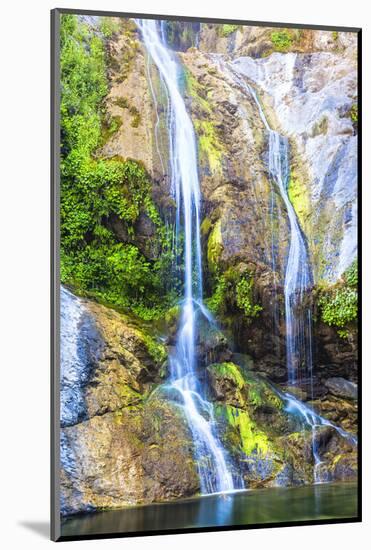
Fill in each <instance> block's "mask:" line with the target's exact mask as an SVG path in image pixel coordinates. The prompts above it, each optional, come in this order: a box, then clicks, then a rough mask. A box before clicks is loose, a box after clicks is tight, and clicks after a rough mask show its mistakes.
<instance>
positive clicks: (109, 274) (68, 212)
mask: <svg viewBox="0 0 371 550" xmlns="http://www.w3.org/2000/svg"><path fill="white" fill-rule="evenodd" d="M104 40H105V38H104V36H102V35H99V34H94V33H92V32H91V30H89V29H88V27H87V25H85V24H84V23H82V22H80V21H79V20H78V18H77V17H76V16H73V15H69V14H63V16H62V21H61V84H62V94H61V279H62V282H63V283H65V284H69V285H71V286H73V287H74V289H75V290H76V292H79V293H81V294H86V295H89V296H94V297H96V298H98V299H100V300H102V301H104V302H107V303H108V304H110V305H115V306H118V307H121V308H129V309H131V310H132V311H133V312H134V313H136V314H137V315H139V316H140V317H142V318H144V319H151V318H155V317H159V316H161V315H162V312H163V311H165V310H166V309H167V308H168V307H169V306H170V305H172V303H173V302H174V299H175V297H174V293H172V292H170V291H169V288H170V281H169V279H170V277H171V265H172V260H173V252H172V245H171V231H170V229H168V228H166V227H165V224H164V223H163V221H162V219H161V217H160V215H159V213H158V211H157V208H156V205H155V203H154V202H153V199H152V196H151V183H150V180H149V176H148V174H147V173H146V170H145V168H144V166H143V165H141V164H140V163H137V162H135V161H133V160H124V159H122V158H120V157H115V158H111V159H102V158H99V157H98V155H97V151H98V148H99V147H100V146H101V145H102V143H103V142H104V140H105V139H107V138H108V137H109V136H110V135H112V134H113V133H114V132H115V131H117V130H118V129H119V127H120V124H121V119H120V118H119V117H113V118H112V119H111V120H110V121H109V123H108V126H107V123H106V121H107V117H106V115H105V112H104V108H103V100H104V98H105V96H106V94H107V92H108V85H107V78H106V69H107V66H106V58H105V47H104ZM131 114H132V116H133V117H138V116H139V113H137V112H131ZM138 123H139V121H138ZM140 217H146V218H147V219H149V220H150V221H151V223H152V226H153V239H152V240H151V241H148V244H147V245H146V246H147V248H148V247H150V252H151V254H150V255H149V256H150V258H151V259H149V258H148V257H147V255H146V247H144V248H143V247H141V248H139V246H138V243H137V241H136V224H137V222H138V221H139V219H140Z"/></svg>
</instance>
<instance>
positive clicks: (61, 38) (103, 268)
mask: <svg viewBox="0 0 371 550" xmlns="http://www.w3.org/2000/svg"><path fill="white" fill-rule="evenodd" d="M211 15H212V14H211ZM360 66H361V31H360V29H355V28H338V27H321V26H309V25H308V26H306V25H292V24H290V25H288V24H283V23H261V22H249V21H233V20H231V21H222V20H213V19H197V18H191V17H189V18H188V17H176V16H160V15H140V14H124V13H108V12H93V11H92V12H90V11H82V10H67V9H56V10H53V12H52V538H53V540H75V539H87V538H102V537H122V536H135V535H148V534H164V533H187V532H192V531H205V530H208V531H211V530H227V529H246V528H259V527H274V526H289V525H306V524H319V523H336V522H355V521H360V520H361V509H360V458H359V457H360V444H361V441H360V438H359V430H360V425H361V419H360V412H359V409H358V401H359V396H360V392H359V388H360V383H361V380H360V367H359V366H358V349H359V336H358V334H359V322H360V321H359V313H360V311H359V305H358V293H359V291H360V282H359V264H360V258H359V254H358V234H359V231H358V230H359V227H360V224H359V219H358V217H357V206H358V202H359V198H360V192H359V190H360V139H361V102H360V78H361V73H360Z"/></svg>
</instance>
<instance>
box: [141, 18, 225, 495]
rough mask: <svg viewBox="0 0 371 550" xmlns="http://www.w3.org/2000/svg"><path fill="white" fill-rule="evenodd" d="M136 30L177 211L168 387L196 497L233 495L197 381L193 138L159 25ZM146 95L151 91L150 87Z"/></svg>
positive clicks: (199, 309)
mask: <svg viewBox="0 0 371 550" xmlns="http://www.w3.org/2000/svg"><path fill="white" fill-rule="evenodd" d="M137 24H138V27H139V28H140V30H141V32H142V37H143V41H144V44H145V47H146V49H147V52H148V54H149V56H150V58H151V59H152V61H153V63H154V65H155V66H156V67H157V70H158V73H159V75H160V78H161V81H162V83H163V85H164V87H165V91H166V94H167V98H168V104H169V105H168V117H167V126H168V134H169V149H170V151H169V156H170V163H169V164H170V174H171V190H172V193H173V196H174V199H175V201H176V205H177V211H176V236H178V235H179V231H180V229H181V230H182V231H184V300H183V302H182V309H181V318H180V325H179V326H180V328H179V330H178V334H177V343H176V348H175V352H174V353H173V354H172V355H171V356H170V367H171V369H170V370H171V374H170V382H169V383H170V385H171V387H172V388H173V389H175V390H176V391H177V392H178V393H179V395H180V396H181V400H182V405H183V409H184V412H185V416H186V419H187V421H188V425H189V428H190V431H191V433H192V437H193V441H194V447H195V459H196V461H197V466H198V472H199V476H200V484H201V492H202V493H203V494H206V493H213V492H226V491H232V490H234V489H235V484H234V481H233V478H232V475H231V473H230V470H229V468H228V457H227V453H226V451H225V450H224V448H223V446H222V444H221V442H220V440H219V438H218V435H217V430H216V423H215V419H214V414H213V406H212V404H211V403H209V402H208V401H207V400H206V399H205V397H204V395H203V394H204V392H203V388H202V387H201V383H200V381H199V380H198V378H197V376H196V369H197V359H196V353H195V342H196V339H197V315H204V316H206V317H208V313H207V310H206V308H205V306H204V304H203V302H202V264H201V239H200V189H199V180H198V171H197V148H196V136H195V132H194V129H193V125H192V122H191V119H190V116H189V115H188V113H187V110H186V107H185V103H184V99H183V97H182V94H181V91H180V87H179V78H180V76H181V66H180V64H179V62H178V60H177V58H176V55H175V53H174V52H172V51H171V50H170V49H169V48H168V47H167V44H166V38H165V35H166V33H165V31H164V25H163V23H162V22H159V23H157V22H156V21H153V20H138V21H137ZM148 74H150V73H149V72H148ZM151 90H152V92H153V91H154V87H153V86H152V85H151ZM155 104H156V101H155ZM176 238H177V237H176Z"/></svg>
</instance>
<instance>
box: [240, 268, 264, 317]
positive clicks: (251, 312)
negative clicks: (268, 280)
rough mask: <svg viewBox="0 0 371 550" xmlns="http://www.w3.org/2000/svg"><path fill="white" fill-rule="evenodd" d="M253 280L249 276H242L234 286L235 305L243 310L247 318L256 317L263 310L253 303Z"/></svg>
mask: <svg viewBox="0 0 371 550" xmlns="http://www.w3.org/2000/svg"><path fill="white" fill-rule="evenodd" d="M253 284H254V281H253V278H252V277H251V276H249V275H247V276H246V275H245V276H243V277H242V278H241V279H240V280H239V281H238V283H237V285H236V303H237V306H238V307H239V308H240V309H242V310H243V312H244V313H245V315H246V316H247V317H256V316H257V315H258V313H259V312H260V311H261V310H262V309H263V308H262V307H261V306H259V305H257V304H254V303H253V295H252V291H253Z"/></svg>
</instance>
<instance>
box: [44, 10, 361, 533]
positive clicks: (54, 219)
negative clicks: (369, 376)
mask: <svg viewBox="0 0 371 550" xmlns="http://www.w3.org/2000/svg"><path fill="white" fill-rule="evenodd" d="M63 15H73V16H80V17H87V18H89V17H97V18H105V17H106V18H121V19H125V20H133V19H135V20H144V21H148V20H151V21H169V22H174V23H181V24H182V23H187V24H192V23H195V24H205V25H206V24H209V25H226V26H240V27H241V28H243V27H254V28H269V29H279V30H280V29H288V30H290V31H291V30H294V31H301V30H303V31H305V30H310V31H328V32H330V33H353V34H354V35H355V36H356V42H357V45H356V56H357V63H356V65H357V68H356V98H355V101H354V105H356V109H357V121H356V126H357V128H356V133H357V141H358V143H357V149H356V161H355V162H356V170H357V172H356V180H357V193H356V196H355V197H353V198H352V200H353V201H355V202H356V203H358V204H359V205H360V206H361V182H362V171H361V170H362V169H361V161H362V31H361V29H359V28H352V27H350V28H347V27H337V26H321V25H312V24H310V25H309V24H308V25H302V24H288V23H285V24H284V23H274V22H255V21H248V20H246V21H240V20H234V19H231V20H229V19H228V20H221V19H213V18H199V17H183V16H171V15H154V14H135V13H121V12H109V11H94V10H74V9H65V8H58V9H54V10H52V12H51V123H52V124H51V538H52V540H54V541H65V540H86V539H97V538H113V537H131V536H148V535H162V534H174V533H184V534H185V533H191V532H205V531H221V530H223V531H227V530H239V529H257V528H267V527H288V526H298V525H320V524H336V523H348V522H359V521H362V463H361V455H362V438H361V436H360V437H358V443H357V447H358V450H357V470H358V485H357V488H356V497H355V498H356V502H357V507H356V508H357V510H356V513H353V514H352V515H351V517H331V516H330V515H329V516H328V517H326V518H323V517H322V518H314V519H313V518H312V519H306V518H304V519H302V518H301V519H295V518H294V519H292V520H291V519H288V518H286V519H283V520H282V521H275V520H272V521H270V520H269V518H268V520H267V521H264V522H263V521H261V522H259V521H257V522H256V523H254V522H252V523H249V524H244V523H238V522H237V523H232V524H228V523H227V524H225V523H223V524H221V525H218V524H217V523H215V524H213V523H212V522H210V521H209V522H206V523H205V524H204V525H197V524H196V525H191V526H189V525H188V524H184V525H183V526H182V525H181V524H176V526H175V527H174V528H172V527H169V526H168V525H166V527H164V528H161V527H159V528H158V527H157V526H156V527H155V528H151V525H149V526H148V528H147V526H146V527H145V528H143V529H138V530H135V531H125V530H124V531H123V530H120V527H118V530H117V532H116V531H114V530H113V529H112V528H111V529H110V530H108V531H104V527H103V528H102V527H101V528H100V529H99V530H96V531H94V532H89V529H88V530H87V531H86V532H84V531H83V530H82V531H81V530H78V529H77V530H76V532H73V533H72V534H71V532H68V533H67V532H63V529H62V520H61V504H60V502H61V500H60V499H61V482H60V468H61V450H60V441H61V439H60V438H61V428H60V420H61V414H60V407H61V398H60V391H61V365H60V362H61V361H60V357H61V317H60V311H61V300H60V288H61V276H60V268H61V233H60V231H61V223H60V222H61V210H60V204H61V117H60V113H61V63H60V60H61V48H60V21H61V17H62V16H63ZM273 32H274V31H273ZM277 32H279V31H277ZM279 38H280V37H278V40H279ZM278 47H279V48H280V46H278ZM278 52H280V50H278ZM280 53H283V51H282V50H281V52H280ZM269 55H271V54H269V52H268V56H269ZM329 55H330V54H329ZM268 56H267V57H268ZM232 57H233V55H232ZM257 58H259V56H258V55H257V56H256V58H255V59H257ZM250 77H251V75H250ZM162 78H163V80H164V81H165V82H166V77H164V76H162ZM249 82H252V80H251V78H250V81H249ZM258 99H259V98H258ZM257 101H258V100H257ZM257 106H258V107H259V105H258V103H257V104H254V109H256V108H257ZM125 109H126V107H125ZM208 116H211V115H210V114H208ZM344 116H345V115H344ZM349 116H351V115H349ZM273 118H274V117H273V115H272V114H270V116H268V117H267V119H269V121H270V120H272V119H273ZM267 119H265V122H266V123H267V124H268V122H267ZM262 120H263V119H262ZM265 122H264V120H263V122H260V123H259V124H260V126H261V128H263V126H264V124H265ZM260 126H259V127H260ZM259 131H262V130H261V129H260V130H259ZM270 131H271V130H269V132H270ZM318 131H319V132H320V131H321V129H319V130H318ZM196 133H197V132H196ZM276 133H277V132H273V133H272V134H271V133H270V134H269V135H270V136H272V138H271V139H272V140H273V139H274V135H273V134H276ZM324 133H326V132H324ZM204 135H207V131H206V130H205V129H204ZM198 137H199V136H198ZM271 147H273V145H271ZM281 147H282V145H281ZM266 162H267V161H266ZM183 216H185V214H183ZM360 228H361V212H359V214H358V220H357V222H356V236H357V238H358V245H357V257H358V266H357V267H356V271H357V273H360V271H361V261H362V259H361V231H360ZM194 265H195V264H194ZM194 265H193V268H194ZM358 279H360V277H359V278H358ZM358 279H357V283H356V288H357V292H358V295H359V296H360V297H361V282H360V280H358ZM240 280H245V281H246V285H249V284H250V280H249V279H247V278H246V279H244V278H242V279H240ZM239 282H240V281H239ZM236 284H237V283H236ZM244 284H245V283H244ZM191 287H192V282H191ZM241 288H243V285H242V284H241ZM241 292H242V291H241ZM247 294H248V292H247ZM247 294H245V296H247ZM84 296H85V297H87V296H88V294H85V295H84ZM249 296H250V295H249ZM246 299H247V298H246ZM241 300H242V298H241ZM201 301H202V298H201ZM360 301H361V300H359V302H360ZM248 307H254V306H251V304H249V305H248ZM257 307H263V306H260V305H258V306H257ZM286 311H287V310H286ZM318 311H321V310H320V309H318ZM258 312H259V310H258V309H256V313H258ZM286 322H287V317H286ZM356 325H357V331H356V333H355V334H356V336H355V338H356V341H354V342H353V343H352V345H353V346H354V348H355V349H357V351H358V358H359V364H360V365H361V364H362V361H361V329H362V325H361V305H360V303H358V304H357V319H356ZM344 326H345V325H344ZM346 326H347V325H346ZM234 328H235V327H234ZM293 330H294V329H293ZM339 330H342V329H341V328H340V329H339ZM260 336H261V337H262V335H261V333H260ZM172 345H173V344H172ZM286 346H288V344H287V340H286ZM237 348H238V346H237ZM237 353H238V352H237ZM226 357H227V358H228V359H231V357H232V355H231V354H230V355H228V353H227V354H226ZM357 375H358V386H357V387H356V390H355V391H357V400H358V412H357V415H356V420H355V423H356V426H357V431H358V434H361V428H362V402H361V390H362V373H361V368H358V370H357ZM336 377H337V376H336V373H335V376H334V377H332V378H336ZM282 391H283V390H282ZM334 391H335V390H334ZM290 395H291V394H290ZM295 395H296V394H293V396H295ZM334 395H335V394H334ZM352 399H353V398H352ZM287 406H289V405H287ZM305 411H306V412H305V413H304V414H308V411H307V409H306V410H305ZM79 418H80V417H79ZM316 425H317V424H316ZM341 429H342V430H343V428H341ZM334 444H335V443H334ZM313 453H314V450H313ZM333 460H335V459H333ZM320 462H321V461H320ZM258 486H259V485H258ZM239 489H240V488H239ZM262 490H265V491H269V490H270V489H262ZM209 492H210V493H213V492H214V491H209ZM221 492H222V493H223V490H222V491H221ZM227 492H228V491H227ZM252 492H253V490H252V491H251V493H252ZM353 493H354V492H353ZM353 496H354V494H353ZM163 500H166V499H163ZM167 502H168V501H167ZM175 502H176V499H175ZM158 506H159V507H161V506H168V503H166V504H158ZM144 507H145V506H143V508H144ZM108 508H110V506H108ZM102 509H104V507H103V506H102ZM80 513H81V512H80ZM84 513H85V512H82V516H83V515H84ZM96 513H98V512H96ZM102 513H105V512H102ZM108 513H110V512H108ZM112 513H116V512H112ZM86 514H89V512H88V511H87V512H86ZM76 517H79V516H76ZM232 521H233V520H232ZM119 523H120V522H118V524H119Z"/></svg>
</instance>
